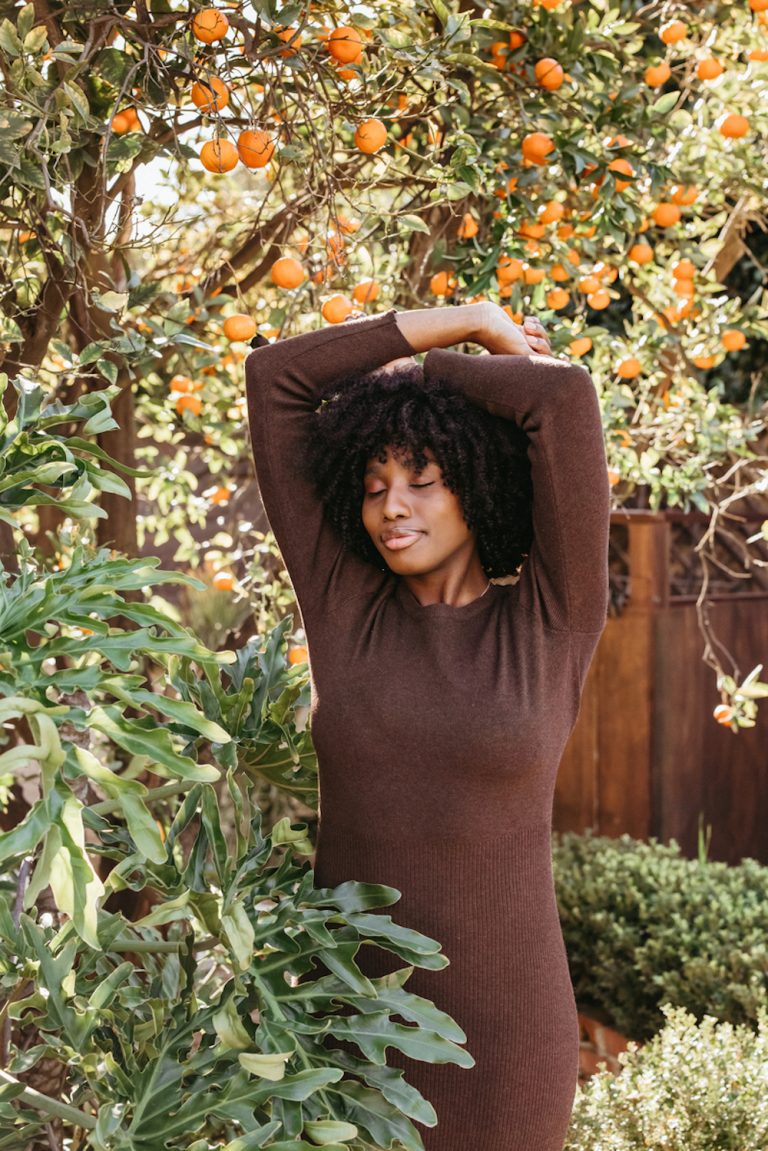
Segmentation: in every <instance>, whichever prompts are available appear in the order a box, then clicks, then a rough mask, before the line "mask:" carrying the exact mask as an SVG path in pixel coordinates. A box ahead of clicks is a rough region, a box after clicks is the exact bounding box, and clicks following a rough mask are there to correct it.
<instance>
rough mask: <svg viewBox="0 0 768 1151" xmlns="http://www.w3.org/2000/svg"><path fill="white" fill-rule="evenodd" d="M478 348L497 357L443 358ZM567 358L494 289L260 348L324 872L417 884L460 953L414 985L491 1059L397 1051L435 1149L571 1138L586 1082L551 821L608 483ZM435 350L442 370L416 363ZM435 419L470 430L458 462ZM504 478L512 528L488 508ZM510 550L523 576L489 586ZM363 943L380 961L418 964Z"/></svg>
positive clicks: (263, 407)
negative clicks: (433, 1061) (429, 1121)
mask: <svg viewBox="0 0 768 1151" xmlns="http://www.w3.org/2000/svg"><path fill="white" fill-rule="evenodd" d="M465 341H474V342H476V343H479V344H480V345H482V346H483V347H484V348H485V349H486V350H487V351H488V352H489V353H491V354H490V355H485V356H475V355H468V354H462V353H458V352H452V351H447V350H445V349H447V348H448V347H450V345H452V344H456V343H461V342H465ZM548 350H549V344H548V341H547V339H546V335H545V333H544V330H543V328H542V326H541V324H540V323H539V322H538V321H533V320H532V321H526V325H525V329H522V328H520V327H518V325H516V324H514V323H513V322H512V320H511V319H509V317H508V316H507V314H506V313H505V312H504V311H503V310H502V309H501V308H500V307H498V306H496V305H493V304H490V303H481V304H468V305H462V306H456V307H450V308H430V309H418V310H414V311H407V312H401V313H395V312H394V311H390V312H388V313H386V314H384V315H380V316H376V317H372V318H364V319H361V320H354V321H349V322H347V323H346V324H344V325H339V326H338V327H334V328H326V329H323V330H321V331H317V332H312V333H309V334H306V335H300V336H296V337H293V338H291V339H288V340H285V341H284V342H282V343H278V344H274V345H269V346H266V347H263V348H259V349H256V350H255V351H254V352H253V353H252V354H251V355H250V356H249V357H248V360H247V363H246V377H247V394H248V405H249V424H250V432H251V437H252V442H253V451H254V458H255V461H256V468H257V473H258V478H259V483H260V487H261V493H262V497H263V501H264V505H265V508H266V511H267V515H268V517H269V520H270V523H271V525H272V528H273V530H274V533H275V536H276V538H277V541H278V543H279V545H280V548H281V551H282V555H283V558H284V560H285V563H286V565H287V568H288V571H289V573H290V576H291V579H292V581H293V584H294V588H295V591H296V595H297V599H298V602H299V606H300V608H301V614H302V620H303V623H304V627H305V630H306V634H307V642H308V647H309V653H310V659H311V672H312V696H313V704H312V708H313V710H312V735H313V739H314V743H315V747H316V749H317V754H318V762H319V771H320V825H319V837H318V847H317V857H316V868H315V872H316V883H317V885H318V886H323V887H325V886H335V885H336V884H339V883H341V882H343V881H344V880H348V879H358V880H366V881H371V882H378V883H385V884H389V885H391V886H393V887H396V888H398V889H399V890H400V891H401V892H402V899H401V900H400V902H399V904H398V905H397V908H396V912H395V914H396V918H397V920H398V922H400V923H403V924H405V925H407V926H409V927H413V928H416V929H417V930H419V931H422V932H424V933H425V934H426V935H429V936H431V937H433V938H435V939H437V940H439V941H440V942H441V943H442V945H443V951H444V953H445V954H446V955H447V956H448V958H449V960H450V966H449V967H447V968H445V969H443V970H442V971H438V972H432V971H424V970H421V969H419V968H417V969H416V970H415V971H414V973H413V975H412V976H411V977H410V979H409V980H408V983H407V985H406V986H407V990H408V991H412V992H414V993H416V994H418V995H422V996H424V997H426V998H428V999H431V1000H433V1001H434V1002H435V1003H437V1005H438V1006H439V1007H441V1008H442V1009H443V1010H445V1011H448V1012H449V1013H450V1014H451V1015H452V1016H453V1017H454V1019H455V1020H456V1021H457V1022H458V1023H459V1025H460V1026H461V1027H463V1029H464V1031H465V1032H466V1035H467V1048H468V1050H469V1052H470V1053H471V1054H472V1055H473V1056H474V1058H475V1066H474V1067H472V1068H460V1067H457V1066H455V1065H453V1064H440V1065H430V1064H425V1063H421V1062H417V1061H414V1060H411V1059H409V1058H408V1057H406V1056H402V1055H401V1054H400V1053H399V1052H397V1051H395V1050H394V1049H392V1048H390V1049H389V1051H388V1061H389V1063H390V1064H391V1065H393V1066H397V1067H401V1068H403V1069H404V1070H405V1075H406V1078H407V1079H408V1080H409V1082H411V1083H413V1084H414V1085H415V1086H416V1087H418V1089H419V1090H420V1091H421V1092H422V1093H423V1094H424V1096H425V1097H426V1098H427V1099H429V1100H430V1102H431V1103H432V1104H433V1106H434V1107H435V1109H436V1112H437V1116H438V1124H437V1126H436V1127H434V1128H432V1129H427V1128H426V1127H421V1133H422V1135H423V1137H424V1143H425V1147H426V1148H427V1151H481V1149H482V1151H561V1149H562V1146H563V1140H564V1137H565V1133H566V1129H567V1126H568V1122H569V1118H570V1113H571V1107H572V1103H573V1097H574V1093H575V1089H576V1082H577V1063H578V1043H579V1038H578V1027H577V1018H576V1006H575V1002H574V997H573V989H572V986H571V983H570V978H569V974H568V966H567V960H566V954H565V948H564V944H563V937H562V933H561V930H560V925H559V920H558V913H557V905H556V901H555V895H554V887H553V882H552V870H551V850H550V834H551V815H552V800H553V793H554V785H555V777H556V773H557V768H558V765H559V762H560V758H561V755H562V752H563V748H564V746H565V743H566V741H567V738H568V736H569V734H570V732H571V730H572V728H573V725H574V723H575V721H576V717H577V714H578V710H579V703H580V697H581V691H582V686H583V683H584V678H585V675H586V673H587V669H588V667H589V664H590V662H591V659H592V656H593V653H594V650H595V648H596V646H597V641H598V639H599V637H600V633H601V631H602V629H603V627H604V626H605V618H606V610H607V597H608V523H609V490H610V489H609V485H608V477H607V468H606V458H605V450H604V445H603V438H602V428H601V420H600V412H599V406H598V401H597V395H596V392H595V389H594V386H593V384H592V382H591V380H590V378H589V375H588V374H587V372H586V371H585V370H584V369H583V368H580V367H577V366H572V365H570V364H567V363H564V362H561V361H559V360H556V359H553V358H552V357H551V356H549V355H547V354H546V353H547V352H548ZM420 352H426V353H427V355H426V358H425V360H424V364H423V368H419V367H418V366H417V365H415V364H407V363H406V364H405V365H403V364H401V363H398V361H401V360H403V359H404V358H406V359H407V358H408V357H412V356H413V355H414V354H416V353H420ZM532 353H541V354H532ZM387 365H389V366H390V367H389V370H388V371H386V372H378V373H377V372H376V371H375V370H376V369H379V368H382V367H385V366H387ZM371 373H374V374H373V375H371ZM415 376H418V379H415V378H414V377H415ZM339 381H344V382H343V385H342V384H340V383H339ZM419 382H421V384H422V386H423V390H424V391H426V392H427V393H429V397H430V398H429V402H426V401H424V402H422V400H420V398H419V395H418V394H416V393H418V390H419V388H418V384H419ZM398 388H399V389H401V393H400V394H401V402H400V403H399V406H397V405H395V406H392V405H390V406H389V407H387V404H386V403H382V404H380V403H379V402H378V399H377V396H378V392H377V389H381V390H382V391H388V393H389V394H390V395H392V396H395V398H397V396H398ZM334 389H335V394H334ZM350 390H351V391H352V392H353V393H354V395H355V397H356V399H357V400H358V401H359V403H358V405H357V407H356V408H355V409H354V411H356V412H357V413H358V417H359V419H358V425H357V433H355V434H354V435H353V434H352V433H351V432H350V435H349V442H348V444H347V449H348V450H346V451H342V450H341V449H343V448H344V442H343V440H339V435H340V431H339V421H338V420H336V419H335V418H334V414H333V413H334V404H341V405H342V408H343V406H344V405H346V410H347V413H348V417H349V419H350V420H351V419H352V413H353V408H352V406H351V404H350V403H349V401H348V393H349V391H350ZM324 397H325V398H326V399H327V402H326V403H325V404H323V405H322V407H320V410H319V411H318V410H317V409H318V406H319V405H320V403H321V400H322V399H323V398H324ZM366 398H367V401H368V405H369V407H370V409H371V411H368V410H367V409H366V404H365V400H366ZM387 411H388V412H389V413H390V415H389V417H388V420H389V421H390V422H387V421H382V419H378V421H377V416H376V413H377V412H379V413H380V414H381V413H382V412H387ZM435 412H438V413H439V412H442V413H444V418H445V419H447V420H449V421H450V422H451V425H452V427H453V428H454V433H455V434H454V437H453V438H454V439H455V440H456V441H457V442H458V441H460V445H459V447H458V448H457V449H456V451H455V452H453V455H452V454H451V444H450V443H447V442H445V441H444V437H443V438H441V425H440V421H439V420H437V421H436V419H435V418H434V417H435ZM475 416H477V418H478V419H479V420H480V424H478V423H477V422H476V421H475V419H474V417H475ZM358 417H355V418H358ZM483 421H485V423H484V424H483ZM465 423H466V429H467V430H466V431H465V426H464V425H465ZM491 423H492V424H493V425H494V431H493V432H491ZM326 425H327V428H328V429H329V430H324V429H326ZM483 427H484V428H485V429H487V432H488V436H487V443H488V445H489V449H488V450H489V452H490V454H491V456H492V461H493V466H491V464H489V463H488V461H487V460H486V459H485V446H484V445H485V442H486V441H484V440H480V441H478V438H477V437H478V435H479V434H480V433H479V431H478V429H480V431H482V428H483ZM430 429H431V430H430ZM500 430H502V431H503V430H506V432H507V433H508V442H507V445H506V447H505V446H504V443H503V441H502V439H501V438H500V435H499V431H500ZM363 432H364V434H363ZM523 436H524V437H525V444H526V446H527V457H526V455H525V453H523V454H522V455H521V454H520V438H521V437H523ZM516 437H517V439H516ZM315 439H319V441H320V444H321V445H322V450H320V451H318V450H317V449H315V451H314V452H313V451H312V447H311V445H312V443H313V441H314V440H315ZM430 440H431V442H428V441H430ZM420 441H421V442H420ZM334 444H335V445H336V447H337V448H338V449H339V450H338V452H337V453H336V455H335V457H334V459H333V461H332V463H333V468H334V472H333V476H331V477H328V476H326V477H325V478H326V479H327V480H328V483H327V486H326V489H325V491H326V493H329V492H331V491H332V489H333V488H334V486H335V487H336V488H337V489H338V486H339V485H338V484H335V483H334V477H337V476H338V475H341V476H342V481H341V489H340V490H336V491H335V492H333V497H332V498H331V495H330V494H327V496H326V498H321V496H320V495H318V493H317V487H316V485H317V482H318V479H319V478H320V479H322V462H321V461H322V455H323V451H327V449H328V445H331V446H333V445H334ZM468 445H469V446H472V445H474V451H468V450H467V446H468ZM505 452H506V453H507V457H508V459H509V460H513V459H516V460H517V464H516V468H515V469H511V468H507V471H510V470H516V473H517V474H516V475H514V476H511V477H510V476H509V475H506V474H502V472H503V469H502V468H500V467H499V463H500V461H501V462H503V461H504V459H505ZM308 454H309V458H310V464H311V466H310V467H309V468H308V467H307V465H306V462H305V461H306V457H307V455H308ZM457 461H458V462H457ZM350 469H351V470H350ZM492 475H496V476H497V479H498V482H499V484H500V485H501V487H500V491H502V490H503V497H502V496H500V497H499V499H498V501H496V502H497V505H498V507H502V508H503V509H504V512H505V516H506V520H507V521H509V519H510V518H512V519H514V520H515V521H516V522H513V523H511V522H499V517H498V515H497V516H496V521H494V515H495V514H496V512H497V511H498V507H496V508H495V507H494V501H493V499H491V500H490V502H489V500H487V499H485V498H484V497H485V489H486V488H487V487H488V477H489V476H492ZM350 476H351V477H352V478H351V479H349V477H350ZM344 477H347V478H346V479H345V478H344ZM526 491H527V492H529V493H530V492H531V491H532V502H531V496H530V495H529V496H528V506H526V505H525V503H524V502H522V501H521V495H524V493H525V492H526ZM515 493H517V495H516V494H515ZM491 494H493V493H491ZM344 500H346V511H345V508H344ZM325 505H327V506H325ZM465 505H466V506H465ZM355 506H356V507H357V509H358V514H355V515H354V516H350V513H349V509H350V508H351V507H355ZM510 508H512V509H514V508H517V512H516V513H515V512H512V513H510ZM352 520H354V523H353V522H352ZM360 523H362V531H361V530H360ZM494 523H495V529H494V530H489V527H488V525H489V524H490V525H491V527H492V528H494ZM356 532H357V535H356V534H355V533H356ZM366 548H367V552H366ZM526 552H527V555H526V554H525V553H526ZM515 559H517V560H518V562H519V561H520V560H522V561H523V562H522V566H521V570H520V578H519V579H518V580H517V582H516V583H510V582H507V583H505V584H494V583H491V582H490V580H489V578H488V577H489V576H493V575H501V574H509V575H512V574H514V570H515V568H514V566H508V568H507V571H506V572H504V571H500V570H498V569H499V568H500V567H504V564H505V561H506V563H507V564H514V561H515ZM366 950H367V951H372V950H373V949H366V948H362V949H361V951H360V952H359V953H358V957H357V958H358V961H359V962H360V965H361V967H362V968H363V970H364V971H365V973H366V974H368V975H369V976H376V975H382V974H385V973H386V972H388V971H391V970H394V969H395V968H396V967H397V966H398V964H397V961H396V960H395V959H394V957H390V958H391V959H392V963H391V964H388V963H387V959H386V956H385V955H384V954H374V955H373V956H368V957H366V955H365V952H366Z"/></svg>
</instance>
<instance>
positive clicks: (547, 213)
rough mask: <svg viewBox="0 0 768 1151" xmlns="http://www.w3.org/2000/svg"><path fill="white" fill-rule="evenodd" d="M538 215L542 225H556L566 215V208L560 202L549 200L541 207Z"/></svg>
mask: <svg viewBox="0 0 768 1151" xmlns="http://www.w3.org/2000/svg"><path fill="white" fill-rule="evenodd" d="M537 214H538V217H539V220H540V221H541V223H542V224H556V223H557V221H558V220H562V218H563V216H564V215H565V208H564V206H563V205H562V204H561V203H560V201H559V200H549V201H548V202H547V203H546V204H542V205H541V207H540V208H539V211H538V213H537Z"/></svg>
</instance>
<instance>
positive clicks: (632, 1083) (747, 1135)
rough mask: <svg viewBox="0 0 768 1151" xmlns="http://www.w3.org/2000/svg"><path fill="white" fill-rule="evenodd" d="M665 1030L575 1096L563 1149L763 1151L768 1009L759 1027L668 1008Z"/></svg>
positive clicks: (767, 1136) (767, 1127) (767, 1135)
mask: <svg viewBox="0 0 768 1151" xmlns="http://www.w3.org/2000/svg"><path fill="white" fill-rule="evenodd" d="M662 1014H663V1016H664V1018H665V1020H666V1025H665V1026H664V1027H663V1029H662V1030H661V1031H660V1032H659V1033H658V1034H657V1035H656V1036H655V1037H654V1038H653V1039H652V1040H651V1041H650V1042H649V1043H647V1044H646V1045H645V1046H644V1047H642V1048H641V1049H638V1048H637V1045H636V1044H631V1045H630V1049H629V1050H628V1051H626V1052H623V1053H622V1054H621V1055H620V1056H619V1061H620V1062H621V1064H622V1070H621V1072H620V1074H619V1075H613V1074H612V1073H611V1072H610V1071H602V1072H600V1073H599V1074H598V1075H595V1076H593V1077H592V1078H591V1079H590V1080H589V1081H588V1082H587V1084H586V1085H585V1086H584V1087H583V1088H579V1090H578V1091H577V1094H576V1101H575V1104H574V1109H573V1115H572V1118H571V1125H570V1128H569V1131H568V1137H567V1139H566V1143H565V1148H564V1151H638V1149H639V1148H643V1149H644V1151H725V1149H726V1148H732V1149H733V1151H764V1149H765V1147H766V1146H768V1013H766V1012H765V1011H764V1010H763V1009H762V1008H761V1009H760V1011H759V1012H758V1020H757V1024H758V1026H757V1031H756V1032H755V1031H753V1030H752V1029H751V1028H749V1027H744V1026H737V1027H734V1026H732V1025H731V1024H730V1023H718V1022H717V1020H716V1019H714V1017H713V1016H711V1015H707V1016H705V1017H704V1019H703V1020H701V1022H697V1021H696V1019H695V1018H694V1017H693V1015H691V1014H690V1013H689V1012H687V1011H685V1010H684V1008H682V1007H671V1006H669V1005H665V1006H664V1007H663V1008H662Z"/></svg>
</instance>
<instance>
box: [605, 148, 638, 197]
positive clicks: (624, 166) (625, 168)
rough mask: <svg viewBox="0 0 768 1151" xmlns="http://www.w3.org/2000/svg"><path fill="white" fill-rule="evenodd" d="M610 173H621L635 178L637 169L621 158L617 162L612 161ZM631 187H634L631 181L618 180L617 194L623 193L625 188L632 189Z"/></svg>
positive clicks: (609, 167)
mask: <svg viewBox="0 0 768 1151" xmlns="http://www.w3.org/2000/svg"><path fill="white" fill-rule="evenodd" d="M608 171H609V172H621V173H623V175H625V176H634V174H635V169H634V168H633V167H632V165H631V164H630V162H629V160H625V159H624V158H623V157H621V156H619V157H618V158H617V159H615V160H611V162H610V164H609V165H608ZM631 186H632V181H631V180H616V191H617V192H623V191H624V189H625V188H631Z"/></svg>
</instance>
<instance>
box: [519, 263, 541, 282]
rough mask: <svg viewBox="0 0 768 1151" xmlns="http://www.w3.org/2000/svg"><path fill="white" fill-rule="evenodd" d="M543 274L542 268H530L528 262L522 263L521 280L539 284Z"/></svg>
mask: <svg viewBox="0 0 768 1151" xmlns="http://www.w3.org/2000/svg"><path fill="white" fill-rule="evenodd" d="M545 275H546V272H545V271H544V269H543V268H532V267H531V265H530V264H523V280H524V281H525V283H526V284H540V283H541V281H542V280H543V279H544V276H545Z"/></svg>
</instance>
